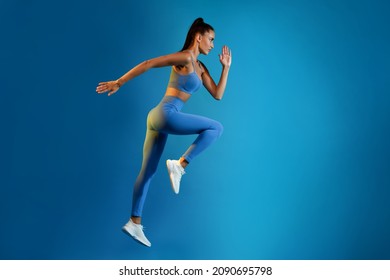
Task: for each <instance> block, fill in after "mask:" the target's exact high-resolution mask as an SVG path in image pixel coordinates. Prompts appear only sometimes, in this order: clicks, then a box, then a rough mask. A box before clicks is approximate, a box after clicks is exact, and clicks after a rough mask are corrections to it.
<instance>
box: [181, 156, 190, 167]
mask: <svg viewBox="0 0 390 280" xmlns="http://www.w3.org/2000/svg"><path fill="white" fill-rule="evenodd" d="M179 163H180V165H181V167H183V168H186V167H187V165H188V161H187V160H186V159H185V158H183V157H181V158H180V159H179Z"/></svg>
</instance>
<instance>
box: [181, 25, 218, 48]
mask: <svg viewBox="0 0 390 280" xmlns="http://www.w3.org/2000/svg"><path fill="white" fill-rule="evenodd" d="M210 30H212V31H214V28H213V27H212V26H211V25H210V24H208V23H205V22H204V21H203V18H197V19H196V20H195V21H194V22H193V23H192V25H191V27H190V29H189V30H188V33H187V37H186V40H185V42H184V45H183V48H182V49H181V51H184V50H186V49H188V48H189V47H190V46H191V45H192V44H193V43H194V40H195V35H196V33H200V34H202V35H203V34H205V33H206V32H208V31H210Z"/></svg>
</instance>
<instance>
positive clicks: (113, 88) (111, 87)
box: [96, 81, 120, 96]
mask: <svg viewBox="0 0 390 280" xmlns="http://www.w3.org/2000/svg"><path fill="white" fill-rule="evenodd" d="M119 88H120V85H119V83H118V82H117V81H109V82H101V83H99V85H98V86H97V87H96V92H97V93H99V94H101V93H105V92H107V91H108V96H110V95H112V94H114V93H115V92H117V91H118V89H119Z"/></svg>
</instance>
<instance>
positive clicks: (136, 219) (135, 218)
mask: <svg viewBox="0 0 390 280" xmlns="http://www.w3.org/2000/svg"><path fill="white" fill-rule="evenodd" d="M131 220H132V221H133V223H134V224H137V225H140V224H141V217H137V216H131Z"/></svg>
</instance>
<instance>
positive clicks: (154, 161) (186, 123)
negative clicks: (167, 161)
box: [132, 96, 223, 217]
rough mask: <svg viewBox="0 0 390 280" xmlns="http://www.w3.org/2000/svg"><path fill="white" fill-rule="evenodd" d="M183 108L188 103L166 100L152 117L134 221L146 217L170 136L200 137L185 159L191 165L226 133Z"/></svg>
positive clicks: (166, 98) (135, 196)
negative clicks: (148, 197)
mask: <svg viewBox="0 0 390 280" xmlns="http://www.w3.org/2000/svg"><path fill="white" fill-rule="evenodd" d="M183 105H184V102H183V101H182V100H181V99H179V98H177V97H173V96H165V97H164V98H163V100H162V101H161V102H160V104H159V105H158V106H157V107H155V108H153V109H152V110H151V111H150V112H149V114H148V118H147V130H146V137H145V142H144V150H143V161H142V167H141V170H140V172H139V174H138V177H137V180H136V182H135V185H134V191H133V208H132V216H134V217H140V216H142V215H141V214H142V209H143V206H144V203H145V198H146V195H147V193H148V189H149V184H150V182H151V180H152V178H153V176H154V174H155V173H156V170H157V165H158V162H159V161H160V158H161V154H162V152H163V150H164V146H165V143H166V142H167V138H168V134H176V135H189V134H199V135H198V137H197V138H196V139H195V141H194V142H193V143H192V145H191V146H190V147H189V148H188V150H187V151H186V152H185V153H184V155H183V156H182V157H183V158H184V159H185V160H186V161H187V162H188V163H190V162H191V161H192V160H193V159H194V158H195V157H196V156H197V155H199V154H200V153H201V152H202V151H203V150H205V149H206V148H207V147H208V146H209V145H211V144H212V143H213V142H214V141H215V140H216V139H218V137H219V136H220V135H221V133H222V131H223V127H222V125H221V124H220V123H219V122H217V121H215V120H212V119H209V118H205V117H202V116H197V115H191V114H185V113H181V112H180V110H181V109H182V107H183Z"/></svg>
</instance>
